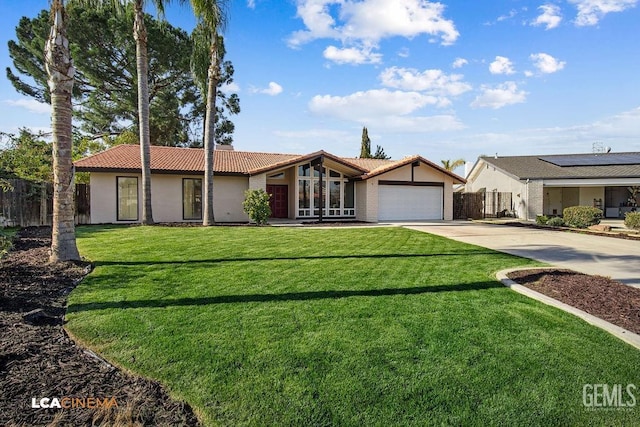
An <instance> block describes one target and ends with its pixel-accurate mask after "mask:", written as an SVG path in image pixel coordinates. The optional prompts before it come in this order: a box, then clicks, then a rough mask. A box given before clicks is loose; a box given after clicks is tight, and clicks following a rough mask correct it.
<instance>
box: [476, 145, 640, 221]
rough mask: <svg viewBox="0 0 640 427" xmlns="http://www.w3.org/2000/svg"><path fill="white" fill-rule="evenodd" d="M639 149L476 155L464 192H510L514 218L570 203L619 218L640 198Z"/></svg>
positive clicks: (557, 212)
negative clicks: (634, 194)
mask: <svg viewBox="0 0 640 427" xmlns="http://www.w3.org/2000/svg"><path fill="white" fill-rule="evenodd" d="M633 186H640V153H591V154H561V155H544V156H507V157H498V156H495V157H484V156H483V157H480V158H478V161H477V162H476V163H475V165H474V166H473V168H472V169H471V172H470V173H469V174H468V176H467V184H466V191H468V192H479V191H487V192H491V191H497V192H510V193H512V203H513V210H515V212H516V213H517V215H518V217H520V218H524V219H535V217H536V215H541V214H544V215H562V211H563V209H564V208H566V207H569V206H577V205H582V206H595V207H598V208H601V209H602V210H603V211H604V213H605V217H607V218H624V214H625V213H626V212H628V211H630V210H633V209H635V207H634V206H636V205H637V204H638V203H639V201H638V200H635V201H633V200H630V197H631V192H630V191H629V187H633Z"/></svg>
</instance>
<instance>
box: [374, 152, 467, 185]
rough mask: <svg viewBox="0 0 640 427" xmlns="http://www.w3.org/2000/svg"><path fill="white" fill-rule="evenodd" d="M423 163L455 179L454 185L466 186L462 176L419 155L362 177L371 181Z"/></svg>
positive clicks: (381, 166)
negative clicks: (396, 170)
mask: <svg viewBox="0 0 640 427" xmlns="http://www.w3.org/2000/svg"><path fill="white" fill-rule="evenodd" d="M415 162H418V163H422V164H425V165H427V166H429V167H431V168H433V169H436V170H437V171H439V172H441V173H443V174H445V175H448V176H449V177H451V178H453V181H454V184H464V183H465V182H466V180H465V179H464V178H462V177H461V176H458V175H456V174H455V173H453V172H451V171H448V170H446V169H445V168H443V167H441V166H438V165H436V164H435V163H433V162H430V161H429V160H427V159H425V158H424V157H422V156H419V155H415V156H409V157H405V158H404V159H402V160H398V161H392V162H391V163H388V164H383V165H380V166H378V167H377V168H375V169H373V170H371V171H369V172H368V173H366V174H365V175H363V176H362V178H363V179H369V178H373V177H374V176H378V175H382V174H384V173H387V172H390V171H392V170H395V169H398V168H401V167H403V166H406V165H408V164H412V163H415Z"/></svg>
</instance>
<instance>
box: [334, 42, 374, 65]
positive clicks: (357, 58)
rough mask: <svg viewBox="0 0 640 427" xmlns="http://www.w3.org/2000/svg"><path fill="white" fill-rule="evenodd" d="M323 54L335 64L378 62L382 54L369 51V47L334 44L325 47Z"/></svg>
mask: <svg viewBox="0 0 640 427" xmlns="http://www.w3.org/2000/svg"><path fill="white" fill-rule="evenodd" d="M323 56H324V57H325V58H326V59H328V60H330V61H333V62H335V63H337V64H354V65H356V64H378V63H380V62H381V60H382V55H381V54H379V53H373V52H371V49H370V48H362V49H359V48H356V47H346V48H343V49H340V48H337V47H335V46H329V47H327V48H326V49H325V50H324V52H323Z"/></svg>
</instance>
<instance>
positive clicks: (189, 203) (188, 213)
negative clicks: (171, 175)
mask: <svg viewBox="0 0 640 427" xmlns="http://www.w3.org/2000/svg"><path fill="white" fill-rule="evenodd" d="M182 215H183V219H185V220H188V219H202V179H200V178H184V179H183V180H182Z"/></svg>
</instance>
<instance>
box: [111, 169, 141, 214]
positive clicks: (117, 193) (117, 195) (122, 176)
mask: <svg viewBox="0 0 640 427" xmlns="http://www.w3.org/2000/svg"><path fill="white" fill-rule="evenodd" d="M120 178H134V179H135V180H136V219H120ZM139 190H140V187H139V185H138V177H137V176H126V175H119V176H116V221H129V222H131V221H139V220H140V195H139V194H138V193H139Z"/></svg>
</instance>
